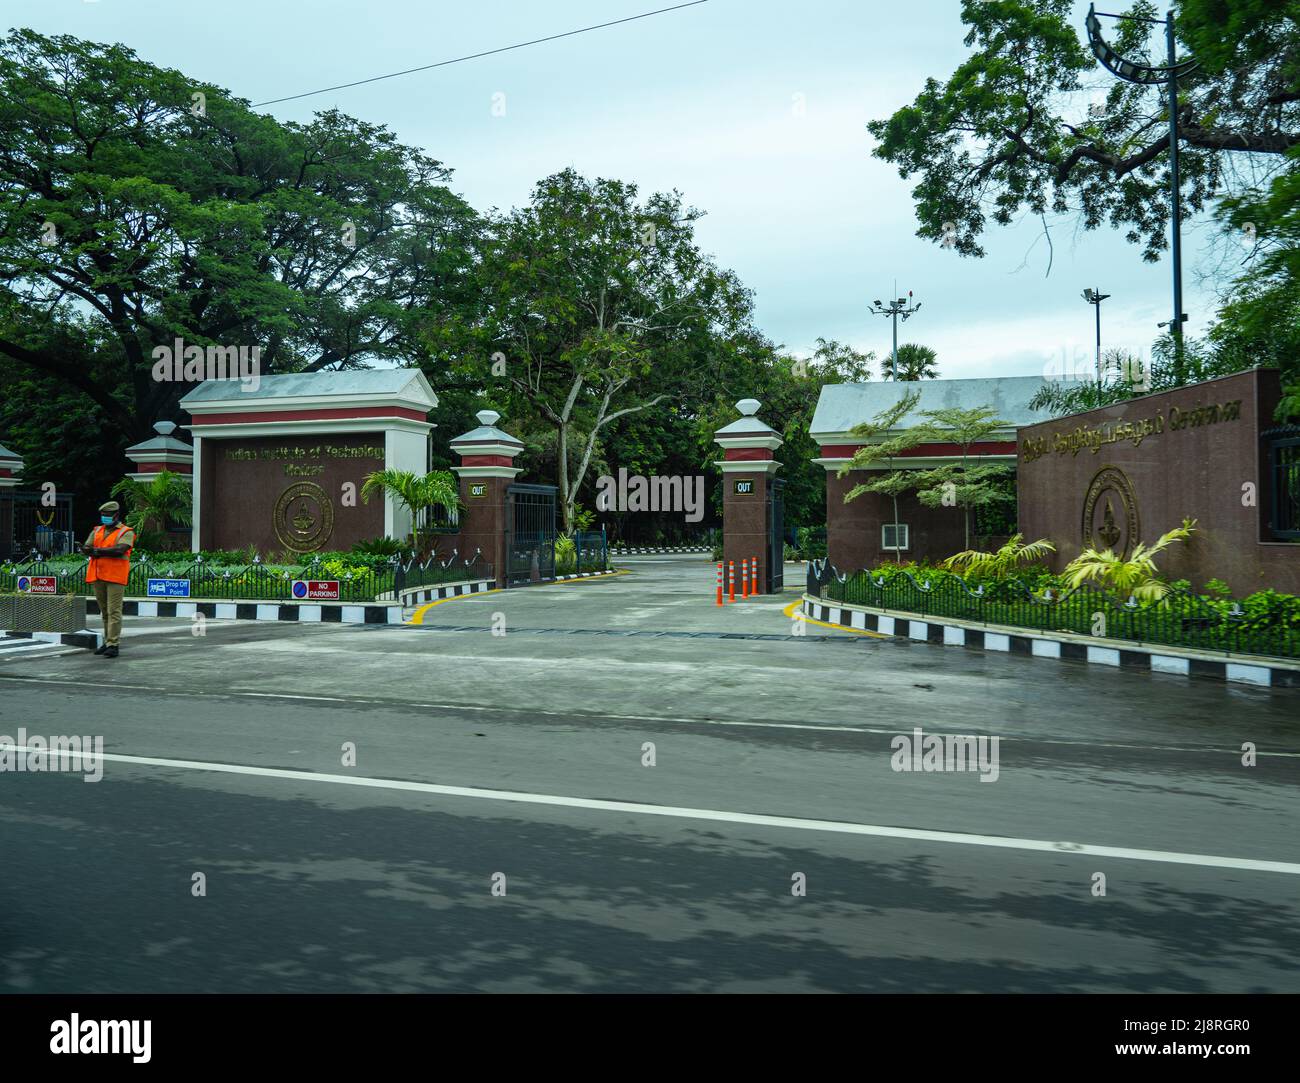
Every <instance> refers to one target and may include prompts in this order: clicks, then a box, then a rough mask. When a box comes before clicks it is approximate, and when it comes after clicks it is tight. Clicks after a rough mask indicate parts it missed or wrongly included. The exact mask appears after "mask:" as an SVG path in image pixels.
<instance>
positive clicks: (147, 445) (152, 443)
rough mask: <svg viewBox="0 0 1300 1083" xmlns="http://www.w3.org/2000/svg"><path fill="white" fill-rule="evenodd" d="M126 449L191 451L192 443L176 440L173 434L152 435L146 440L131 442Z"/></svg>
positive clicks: (192, 448)
mask: <svg viewBox="0 0 1300 1083" xmlns="http://www.w3.org/2000/svg"><path fill="white" fill-rule="evenodd" d="M126 450H127V451H184V452H187V453H188V452H192V451H193V450H194V447H193V445H191V444H187V443H185V441H184V440H177V439H176V437H174V436H153V437H150V438H149V439H148V440H142V441H141V442H140V443H138V444H132V445H131V446H130V447H129V448H127V449H126Z"/></svg>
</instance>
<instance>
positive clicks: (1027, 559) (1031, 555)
mask: <svg viewBox="0 0 1300 1083" xmlns="http://www.w3.org/2000/svg"><path fill="white" fill-rule="evenodd" d="M1024 537H1025V536H1024V535H1023V534H1016V535H1013V536H1012V537H1011V538H1010V540H1008V541H1007V543H1006V544H1005V545H1004V546H1002V548H1000V549H999V550H998V551H997V552H996V553H986V552H981V551H980V550H978V549H967V550H965V551H964V552H961V553H956V554H954V555H953V556H950V557H949V558H948V559H947V560H945V561H943V567H945V568H948V569H949V570H951V571H954V572H964V573H965V574H967V575H972V576H977V577H982V578H991V579H1005V578H1007V577H1008V576H1009V575H1010V574H1011V573H1012V572H1014V571H1016V570H1017V569H1019V568H1021V567H1023V566H1024V565H1026V564H1032V563H1034V561H1036V560H1042V558H1043V557H1045V556H1046V555H1047V554H1048V553H1055V552H1056V546H1055V545H1053V544H1052V543H1051V542H1049V541H1048V540H1047V539H1046V538H1039V540H1038V541H1035V542H1029V543H1027V544H1025V543H1024Z"/></svg>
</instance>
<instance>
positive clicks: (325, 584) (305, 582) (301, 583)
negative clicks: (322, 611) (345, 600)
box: [293, 579, 339, 602]
mask: <svg viewBox="0 0 1300 1083" xmlns="http://www.w3.org/2000/svg"><path fill="white" fill-rule="evenodd" d="M293 596H294V597H295V598H296V599H297V600H298V601H300V602H337V601H338V600H339V581H338V580H337V579H295V580H294V581H293Z"/></svg>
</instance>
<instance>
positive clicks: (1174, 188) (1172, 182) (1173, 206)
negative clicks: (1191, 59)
mask: <svg viewBox="0 0 1300 1083" xmlns="http://www.w3.org/2000/svg"><path fill="white" fill-rule="evenodd" d="M1165 44H1166V46H1167V47H1168V50H1169V59H1168V70H1169V188H1170V190H1171V198H1170V200H1169V234H1170V236H1169V255H1170V258H1171V260H1172V262H1173V265H1174V268H1173V270H1174V318H1173V320H1172V322H1171V323H1170V324H1169V333H1170V335H1172V336H1173V346H1174V378H1175V379H1176V380H1177V381H1178V382H1179V383H1182V381H1183V321H1184V320H1186V319H1187V317H1186V316H1184V315H1183V209H1182V199H1181V189H1180V188H1179V178H1178V56H1177V45H1176V43H1175V42H1174V13H1173V12H1172V11H1170V12H1168V13H1167V16H1166V18H1165Z"/></svg>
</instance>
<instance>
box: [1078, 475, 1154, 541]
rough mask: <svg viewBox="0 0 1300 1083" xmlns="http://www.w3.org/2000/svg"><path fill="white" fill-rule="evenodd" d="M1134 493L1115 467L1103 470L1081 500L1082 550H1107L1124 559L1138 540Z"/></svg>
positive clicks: (1130, 484)
mask: <svg viewBox="0 0 1300 1083" xmlns="http://www.w3.org/2000/svg"><path fill="white" fill-rule="evenodd" d="M1140 535H1141V523H1140V521H1139V519H1138V505H1137V493H1136V492H1134V490H1133V483H1132V482H1131V481H1129V479H1128V477H1127V476H1126V475H1125V474H1124V471H1122V470H1121V469H1119V467H1117V466H1103V467H1102V468H1101V469H1100V470H1098V471H1097V473H1096V474H1095V475H1094V477H1093V479H1092V481H1091V482H1090V483H1089V485H1088V492H1087V495H1086V496H1084V498H1083V545H1084V548H1085V549H1110V550H1113V551H1114V552H1115V553H1116V554H1117V555H1118V556H1119V557H1120V559H1126V558H1127V557H1128V555H1129V553H1130V552H1131V551H1132V549H1133V547H1134V546H1135V545H1136V544H1137V543H1138V541H1139V540H1140Z"/></svg>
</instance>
